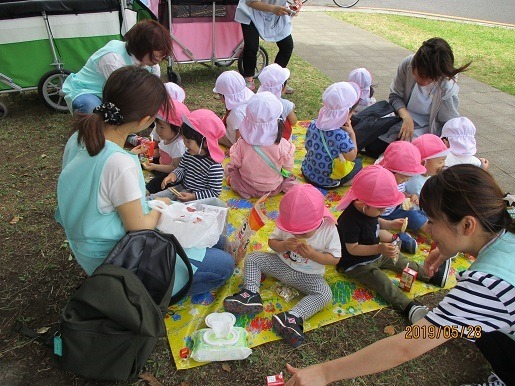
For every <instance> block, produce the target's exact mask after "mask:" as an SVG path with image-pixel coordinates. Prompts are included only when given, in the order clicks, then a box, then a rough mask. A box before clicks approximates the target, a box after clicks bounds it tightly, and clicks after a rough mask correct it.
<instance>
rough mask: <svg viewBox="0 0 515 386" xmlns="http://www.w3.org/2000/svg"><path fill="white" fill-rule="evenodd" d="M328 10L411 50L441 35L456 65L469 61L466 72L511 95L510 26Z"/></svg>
mask: <svg viewBox="0 0 515 386" xmlns="http://www.w3.org/2000/svg"><path fill="white" fill-rule="evenodd" d="M328 14H329V15H331V16H333V17H335V18H338V19H341V20H343V21H345V22H347V23H350V24H353V25H355V26H357V27H359V28H362V29H364V30H367V31H370V32H372V33H373V34H376V35H378V36H381V37H383V38H385V39H388V40H390V41H391V42H393V43H395V44H398V45H400V46H402V47H405V48H407V49H409V50H411V51H413V52H415V51H416V50H417V49H418V47H419V46H420V42H421V41H423V40H426V39H429V38H431V37H435V36H438V37H441V38H443V39H445V40H447V42H449V44H450V45H451V47H452V49H453V52H454V57H455V63H456V65H457V66H461V65H463V64H465V63H468V62H469V61H472V65H471V66H470V68H469V70H468V71H467V75H469V76H470V77H472V78H474V79H476V80H479V81H481V82H484V83H486V84H489V85H490V86H492V87H495V88H497V89H499V90H501V91H504V92H506V93H508V94H511V95H515V50H514V49H513V47H515V30H514V29H509V28H503V27H487V26H481V25H476V24H468V23H457V22H449V21H442V20H430V19H423V18H418V17H408V16H396V15H385V14H371V13H358V12H352V13H350V12H329V13H328Z"/></svg>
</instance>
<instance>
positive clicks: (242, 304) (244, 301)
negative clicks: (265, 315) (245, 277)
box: [224, 289, 263, 315]
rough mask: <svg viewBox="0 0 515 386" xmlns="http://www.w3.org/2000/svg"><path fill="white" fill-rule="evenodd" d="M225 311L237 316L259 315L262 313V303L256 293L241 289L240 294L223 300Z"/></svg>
mask: <svg viewBox="0 0 515 386" xmlns="http://www.w3.org/2000/svg"><path fill="white" fill-rule="evenodd" d="M224 308H225V310H226V311H228V312H230V313H233V314H236V315H239V314H259V313H260V312H261V311H263V301H262V300H261V296H259V294H258V293H257V292H252V291H249V290H247V289H242V290H241V291H240V292H238V293H235V294H234V295H232V296H227V297H226V298H225V299H224Z"/></svg>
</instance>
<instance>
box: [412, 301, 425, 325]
mask: <svg viewBox="0 0 515 386" xmlns="http://www.w3.org/2000/svg"><path fill="white" fill-rule="evenodd" d="M428 312H429V308H427V307H426V306H421V305H418V304H416V305H414V306H412V307H411V308H410V310H409V312H408V319H409V321H410V323H411V324H415V323H417V322H418V321H419V320H420V319H422V318H423V317H424V316H426V315H427V313H428Z"/></svg>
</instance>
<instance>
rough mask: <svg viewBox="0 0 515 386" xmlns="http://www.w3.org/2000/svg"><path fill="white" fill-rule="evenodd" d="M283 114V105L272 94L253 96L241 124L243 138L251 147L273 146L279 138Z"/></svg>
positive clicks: (264, 92)
mask: <svg viewBox="0 0 515 386" xmlns="http://www.w3.org/2000/svg"><path fill="white" fill-rule="evenodd" d="M282 112H283V105H282V103H281V102H280V101H279V99H277V97H276V96H275V95H274V94H272V93H271V92H269V91H263V92H260V93H257V94H256V95H254V96H252V98H250V99H249V101H248V103H247V107H246V115H245V118H244V119H243V121H242V122H241V124H240V128H239V129H240V135H241V137H242V138H243V139H244V140H245V142H247V143H248V144H250V145H257V146H270V145H272V144H273V143H274V142H275V140H276V138H277V129H278V127H277V120H278V119H279V118H280V117H281V113H282Z"/></svg>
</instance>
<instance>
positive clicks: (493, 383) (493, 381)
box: [461, 373, 506, 386]
mask: <svg viewBox="0 0 515 386" xmlns="http://www.w3.org/2000/svg"><path fill="white" fill-rule="evenodd" d="M461 386H506V383H504V382H503V381H502V380H501V378H499V377H498V376H497V374H495V373H492V374H490V375H489V376H488V380H487V381H486V382H485V383H467V384H466V385H461Z"/></svg>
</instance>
